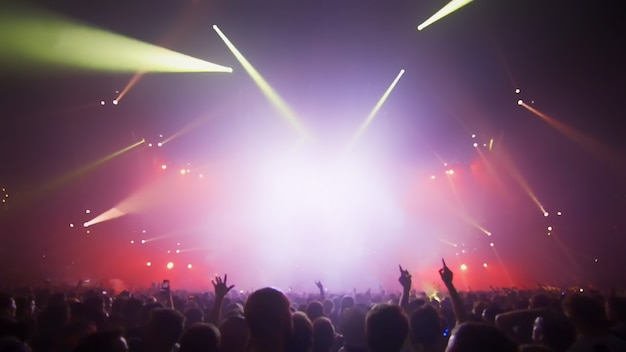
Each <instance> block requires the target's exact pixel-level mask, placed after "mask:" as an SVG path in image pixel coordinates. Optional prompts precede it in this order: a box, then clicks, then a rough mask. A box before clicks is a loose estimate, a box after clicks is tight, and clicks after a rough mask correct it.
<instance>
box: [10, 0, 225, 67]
mask: <svg viewBox="0 0 626 352" xmlns="http://www.w3.org/2000/svg"><path fill="white" fill-rule="evenodd" d="M0 62H1V63H2V64H3V65H4V66H14V67H17V68H28V69H30V68H42V69H50V68H54V67H66V68H75V69H85V70H95V71H108V72H133V73H135V72H137V71H142V72H232V69H231V68H230V67H225V66H221V65H217V64H214V63H211V62H207V61H204V60H201V59H198V58H194V57H191V56H188V55H184V54H181V53H178V52H175V51H172V50H169V49H165V48H162V47H159V46H156V45H152V44H149V43H145V42H142V41H139V40H136V39H132V38H129V37H125V36H123V35H119V34H115V33H111V32H108V31H105V30H102V29H98V28H94V27H90V26H88V25H85V24H82V23H80V22H78V21H74V20H71V19H68V18H64V17H62V16H59V15H56V14H53V13H50V12H47V11H42V10H38V9H30V8H24V7H20V8H17V7H16V8H8V9H7V8H4V9H2V10H0Z"/></svg>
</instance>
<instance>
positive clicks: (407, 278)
mask: <svg viewBox="0 0 626 352" xmlns="http://www.w3.org/2000/svg"><path fill="white" fill-rule="evenodd" d="M398 267H399V268H400V277H399V278H398V282H400V285H402V296H400V307H401V308H402V309H404V310H405V311H406V310H408V308H409V295H410V292H411V274H410V273H409V271H408V270H404V269H402V266H401V265H398Z"/></svg>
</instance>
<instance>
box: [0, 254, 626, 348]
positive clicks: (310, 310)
mask: <svg viewBox="0 0 626 352" xmlns="http://www.w3.org/2000/svg"><path fill="white" fill-rule="evenodd" d="M439 274H440V275H441V279H442V281H443V283H444V285H445V287H446V289H447V293H448V294H447V296H446V297H443V298H442V299H440V298H439V297H428V296H426V294H418V293H417V292H415V291H414V290H412V287H411V285H412V282H411V275H410V274H409V272H408V271H407V270H405V269H403V268H402V267H400V278H399V280H398V281H399V283H400V286H401V287H402V294H401V295H400V297H397V296H396V295H393V294H391V295H386V294H384V292H383V293H381V294H372V293H371V292H370V291H368V292H365V293H360V294H355V295H347V296H343V295H329V294H328V293H327V292H326V291H325V290H324V286H323V285H322V283H321V282H316V283H315V284H316V285H317V287H318V289H319V293H318V294H315V295H309V296H308V297H303V296H296V295H292V294H284V293H283V292H281V291H280V290H277V289H274V288H269V287H267V288H262V289H260V290H257V291H255V292H252V293H251V294H249V295H242V294H239V293H235V292H234V291H231V290H232V288H233V287H234V286H233V285H231V286H228V285H227V277H226V276H225V277H224V278H221V277H217V278H215V280H214V281H213V282H212V283H213V288H214V290H213V292H212V293H211V294H201V295H192V296H188V297H186V298H181V297H179V296H177V295H175V294H174V293H173V292H171V291H169V289H167V290H161V291H160V292H159V293H158V294H156V295H155V296H154V297H137V296H133V295H131V294H130V293H129V292H123V293H122V294H119V295H117V296H115V297H114V298H113V297H110V296H109V295H107V294H106V292H102V291H101V290H87V291H85V292H82V293H81V294H76V293H72V292H64V293H60V292H53V291H52V290H50V289H42V290H37V291H36V292H34V293H32V294H19V293H17V292H7V293H4V294H0V352H5V351H34V352H57V351H58V352H73V351H75V352H126V351H130V352H366V351H369V352H410V351H415V352H443V351H447V352H489V351H494V352H495V351H497V352H509V351H511V352H513V351H524V352H532V351H552V352H566V351H567V352H587V351H588V352H626V298H625V297H620V296H618V295H617V294H616V293H615V292H609V293H607V294H601V293H600V292H598V291H592V290H591V291H589V290H588V292H586V293H585V294H583V293H581V292H560V291H553V290H545V289H538V290H535V291H518V290H495V289H494V290H493V291H492V292H477V293H472V292H467V293H460V292H458V291H457V290H456V288H455V287H454V284H453V273H452V271H451V270H450V269H449V268H448V267H447V266H446V264H445V262H443V267H442V268H441V269H440V271H439ZM327 295H328V297H327Z"/></svg>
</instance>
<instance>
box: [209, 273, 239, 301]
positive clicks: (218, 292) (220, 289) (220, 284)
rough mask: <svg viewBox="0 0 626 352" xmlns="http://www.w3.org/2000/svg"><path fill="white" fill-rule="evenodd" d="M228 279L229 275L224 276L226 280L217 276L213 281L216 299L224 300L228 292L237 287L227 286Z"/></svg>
mask: <svg viewBox="0 0 626 352" xmlns="http://www.w3.org/2000/svg"><path fill="white" fill-rule="evenodd" d="M227 278H228V275H224V280H222V278H221V277H219V276H216V277H215V280H211V283H212V284H213V289H214V290H215V297H219V298H224V297H226V294H228V292H229V291H230V290H232V289H233V287H235V285H230V286H228V285H227V284H226V279H227Z"/></svg>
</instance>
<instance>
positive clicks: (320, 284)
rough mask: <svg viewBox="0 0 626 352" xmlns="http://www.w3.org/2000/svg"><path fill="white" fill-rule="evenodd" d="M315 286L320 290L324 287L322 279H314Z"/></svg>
mask: <svg viewBox="0 0 626 352" xmlns="http://www.w3.org/2000/svg"><path fill="white" fill-rule="evenodd" d="M315 286H317V288H319V289H320V290H323V289H324V285H322V281H315Z"/></svg>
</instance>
